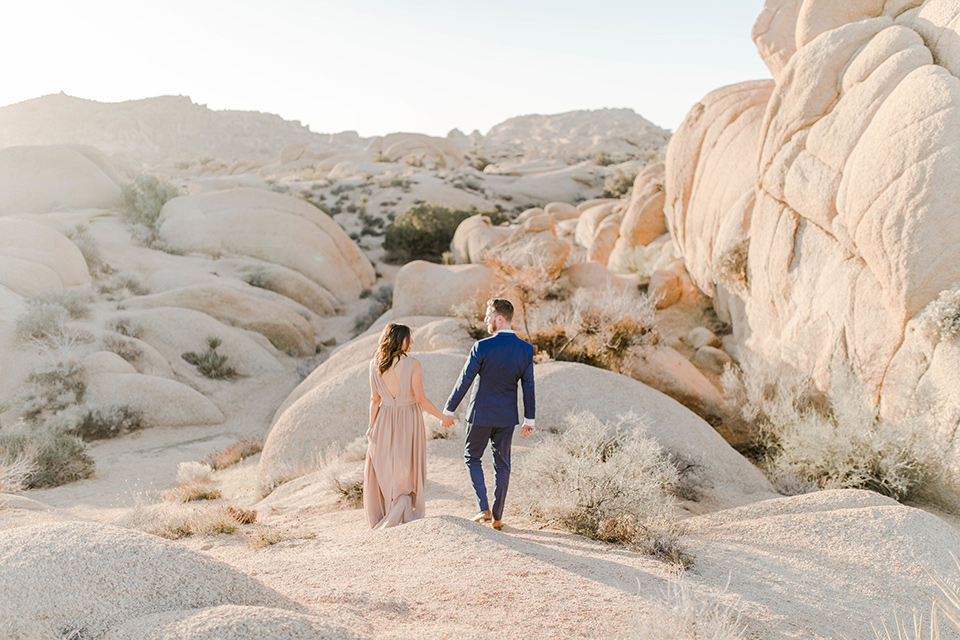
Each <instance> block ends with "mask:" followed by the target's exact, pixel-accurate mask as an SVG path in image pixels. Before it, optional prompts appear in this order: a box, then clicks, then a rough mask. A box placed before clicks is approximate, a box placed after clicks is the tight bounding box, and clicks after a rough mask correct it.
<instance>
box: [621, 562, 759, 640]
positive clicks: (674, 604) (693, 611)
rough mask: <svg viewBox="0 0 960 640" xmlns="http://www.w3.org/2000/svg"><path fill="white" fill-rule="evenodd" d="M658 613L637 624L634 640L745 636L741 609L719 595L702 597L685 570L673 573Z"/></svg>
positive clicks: (731, 639)
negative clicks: (688, 578) (695, 589)
mask: <svg viewBox="0 0 960 640" xmlns="http://www.w3.org/2000/svg"><path fill="white" fill-rule="evenodd" d="M657 609H658V610H657V611H656V613H655V614H654V615H652V616H649V617H647V618H645V619H644V620H643V621H642V622H640V623H638V624H637V629H636V631H635V633H634V635H633V636H632V637H633V638H634V640H693V639H696V640H741V639H742V638H744V637H745V636H746V629H745V628H744V627H743V626H742V625H741V624H740V612H739V611H737V610H736V609H735V608H734V607H733V606H729V605H728V606H724V605H723V604H722V603H721V602H720V601H719V600H717V599H706V598H703V597H698V596H697V595H696V594H695V593H694V592H693V589H692V588H691V587H690V584H689V583H688V582H687V579H686V578H685V577H684V575H683V574H682V573H673V574H671V575H670V578H669V580H668V582H667V592H666V594H665V597H664V599H663V602H661V603H659V605H658V607H657Z"/></svg>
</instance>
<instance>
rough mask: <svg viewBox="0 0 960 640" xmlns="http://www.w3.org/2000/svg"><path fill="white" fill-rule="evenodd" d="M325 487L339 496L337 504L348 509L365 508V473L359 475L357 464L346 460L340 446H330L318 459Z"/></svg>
mask: <svg viewBox="0 0 960 640" xmlns="http://www.w3.org/2000/svg"><path fill="white" fill-rule="evenodd" d="M317 466H318V468H319V470H320V471H321V472H322V478H323V483H324V485H325V486H326V487H327V488H328V489H330V490H332V491H333V492H334V494H336V496H337V504H339V505H340V506H342V507H344V508H347V509H359V508H361V507H362V506H363V473H362V471H361V472H360V473H357V467H356V465H355V464H350V463H349V462H348V461H347V460H346V456H345V454H344V453H343V450H342V448H341V447H340V445H338V444H332V445H330V446H329V447H328V448H327V450H326V451H325V452H323V453H322V454H321V455H320V456H318V458H317Z"/></svg>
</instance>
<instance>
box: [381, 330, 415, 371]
mask: <svg viewBox="0 0 960 640" xmlns="http://www.w3.org/2000/svg"><path fill="white" fill-rule="evenodd" d="M409 338H410V327H408V326H407V325H405V324H400V323H399V322H391V323H390V324H388V325H387V326H386V327H384V329H383V333H381V334H380V346H378V347H377V355H376V358H377V369H379V370H380V375H383V374H384V373H386V371H387V369H389V368H390V367H391V366H392V365H393V361H394V360H396V359H397V358H399V357H400V356H405V355H407V352H406V350H405V347H406V346H407V340H408V339H409Z"/></svg>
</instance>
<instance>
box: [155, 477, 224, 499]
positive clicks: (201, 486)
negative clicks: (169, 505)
mask: <svg viewBox="0 0 960 640" xmlns="http://www.w3.org/2000/svg"><path fill="white" fill-rule="evenodd" d="M161 497H162V498H163V499H164V500H166V501H167V502H178V503H184V502H195V501H197V500H219V499H220V498H222V497H223V493H221V491H220V489H217V487H216V485H215V484H214V483H213V481H212V480H191V481H190V482H182V483H180V484H178V485H177V486H175V487H173V488H172V489H167V490H166V491H164V492H163V494H162V496H161Z"/></svg>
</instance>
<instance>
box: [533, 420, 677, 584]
mask: <svg viewBox="0 0 960 640" xmlns="http://www.w3.org/2000/svg"><path fill="white" fill-rule="evenodd" d="M565 423H566V425H567V429H566V431H565V432H564V433H563V434H561V435H560V436H559V437H556V436H553V437H551V438H550V439H549V440H548V441H547V442H546V443H544V444H543V445H541V446H540V447H538V448H537V449H536V450H535V451H534V452H533V453H530V454H528V455H527V456H526V457H525V458H524V461H523V464H522V465H518V467H519V470H518V472H517V475H518V476H519V477H518V480H519V482H518V484H517V486H518V494H519V496H518V503H519V504H518V506H519V508H520V509H521V510H522V511H523V512H525V513H526V514H527V515H529V516H531V517H533V518H535V519H537V520H540V521H541V522H544V523H546V524H554V525H557V526H560V527H562V528H564V529H567V530H569V531H572V532H573V533H576V534H578V535H582V536H586V537H588V538H593V539H595V540H602V541H605V542H611V543H616V544H623V545H627V546H629V547H631V548H633V549H636V550H638V551H640V552H642V553H647V554H650V555H653V556H655V557H658V558H660V559H662V560H665V561H667V562H670V563H673V564H674V565H676V566H678V567H680V568H685V567H687V566H689V565H690V564H692V562H693V558H692V557H691V556H690V555H689V554H687V553H686V552H684V551H683V548H682V546H681V545H680V542H679V537H678V529H677V527H676V524H675V521H674V516H673V512H672V508H673V501H672V499H671V497H670V494H669V491H670V487H671V486H673V485H674V484H675V483H676V482H677V479H678V476H677V470H676V468H675V467H674V466H673V465H672V464H671V463H670V461H669V460H668V458H667V456H666V455H665V454H664V452H663V451H662V450H661V448H660V446H659V445H658V444H657V443H656V442H655V441H654V440H652V439H650V438H648V437H647V436H646V435H645V426H644V424H643V421H642V420H641V419H640V418H639V417H637V416H636V415H632V414H631V415H627V416H622V417H621V418H620V420H619V422H618V423H616V424H610V423H604V422H602V421H600V420H599V419H598V418H597V417H596V416H595V415H593V414H590V413H581V414H574V415H568V416H567V417H566V419H565Z"/></svg>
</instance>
